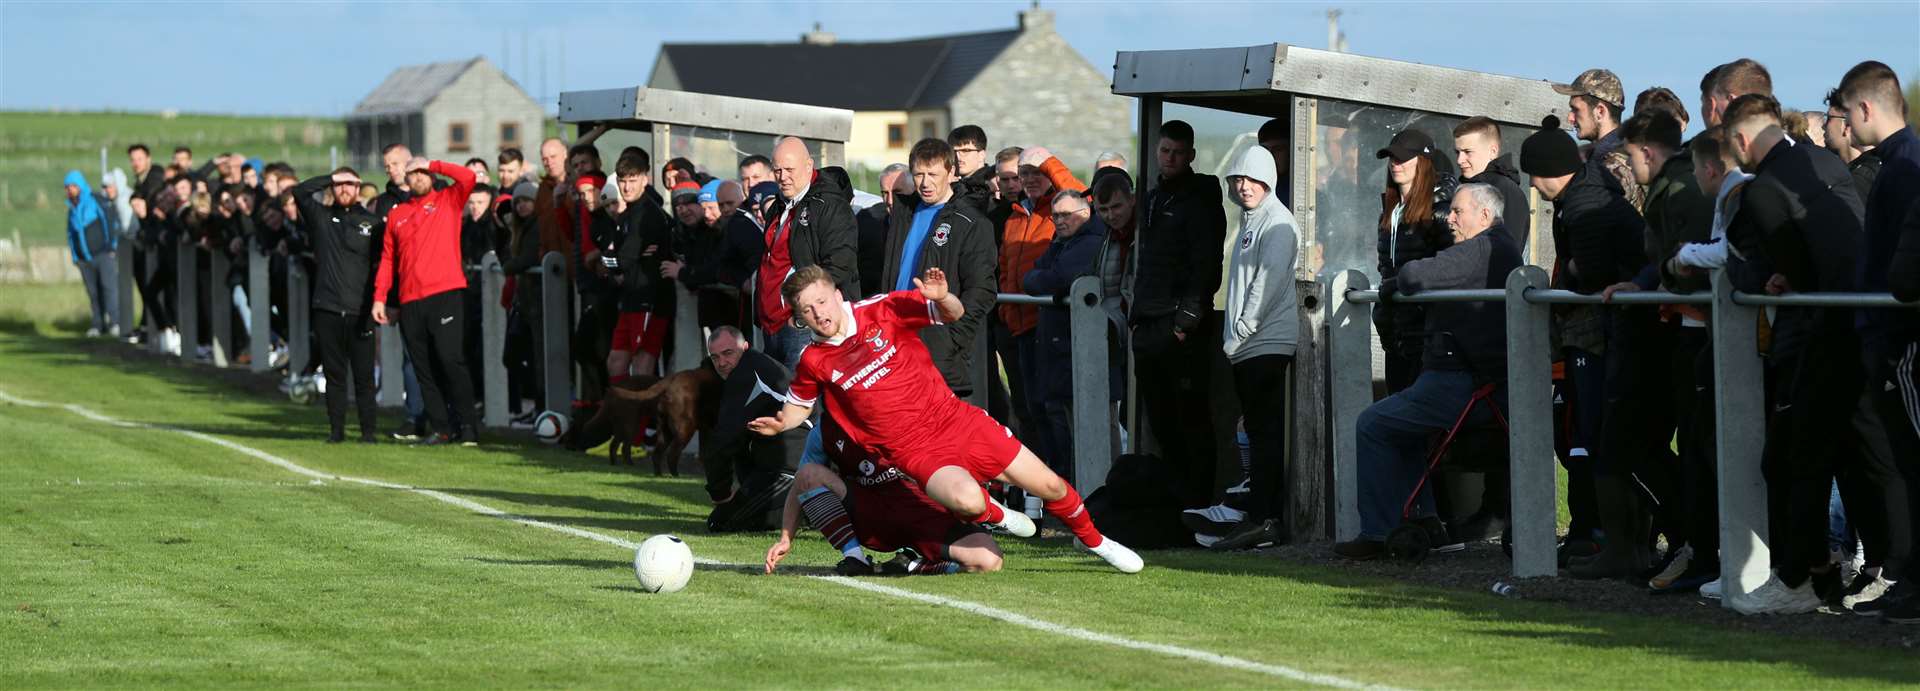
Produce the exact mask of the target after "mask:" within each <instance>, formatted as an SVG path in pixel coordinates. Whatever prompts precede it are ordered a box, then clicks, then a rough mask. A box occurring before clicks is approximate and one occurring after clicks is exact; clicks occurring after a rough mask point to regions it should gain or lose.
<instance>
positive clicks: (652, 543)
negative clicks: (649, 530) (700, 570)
mask: <svg viewBox="0 0 1920 691" xmlns="http://www.w3.org/2000/svg"><path fill="white" fill-rule="evenodd" d="M633 575H634V576H637V577H639V579H640V589H641V590H645V591H647V592H649V593H674V592H679V591H680V589H681V588H685V587H687V579H689V578H692V577H693V550H691V549H688V548H687V543H686V542H685V541H682V540H681V539H680V538H677V537H674V536H672V535H655V536H653V537H650V538H647V541H646V542H642V543H640V549H638V550H635V551H634V553H633Z"/></svg>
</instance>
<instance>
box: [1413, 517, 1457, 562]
mask: <svg viewBox="0 0 1920 691" xmlns="http://www.w3.org/2000/svg"><path fill="white" fill-rule="evenodd" d="M1414 524H1415V525H1418V526H1420V527H1421V528H1424V529H1426V531H1427V539H1429V540H1432V541H1433V542H1432V544H1433V547H1431V548H1428V550H1427V551H1429V552H1432V553H1434V554H1451V553H1453V552H1460V551H1465V550H1466V549H1467V543H1465V542H1461V541H1459V540H1455V539H1453V538H1452V537H1450V536H1449V535H1448V534H1447V524H1445V523H1442V522H1440V518H1439V517H1438V516H1428V517H1426V518H1421V519H1417V520H1415V521H1414Z"/></svg>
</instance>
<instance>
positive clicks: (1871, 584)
mask: <svg viewBox="0 0 1920 691" xmlns="http://www.w3.org/2000/svg"><path fill="white" fill-rule="evenodd" d="M1883 573H1884V572H1883ZM1859 578H1871V579H1873V580H1871V581H1868V582H1867V584H1866V585H1865V586H1863V587H1861V588H1860V592H1858V593H1854V594H1852V595H1848V596H1846V597H1844V598H1841V599H1840V604H1842V605H1845V606H1846V608H1847V609H1853V606H1854V605H1858V604H1861V603H1865V602H1873V601H1874V600H1878V599H1880V597H1881V596H1882V595H1886V594H1887V589H1889V588H1892V587H1893V581H1889V580H1887V579H1885V578H1881V577H1879V576H1874V575H1871V574H1861V575H1860V576H1859Z"/></svg>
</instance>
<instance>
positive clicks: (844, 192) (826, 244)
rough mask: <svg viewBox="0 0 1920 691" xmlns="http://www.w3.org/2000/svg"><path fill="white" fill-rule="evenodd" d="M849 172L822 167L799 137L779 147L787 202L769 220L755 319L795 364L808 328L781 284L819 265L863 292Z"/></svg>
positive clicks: (771, 346)
mask: <svg viewBox="0 0 1920 691" xmlns="http://www.w3.org/2000/svg"><path fill="white" fill-rule="evenodd" d="M846 179H847V178H846V172H845V171H843V170H840V169H838V168H828V169H826V170H816V169H815V167H814V161H813V154H811V153H809V152H808V151H807V144H806V142H804V141H802V140H801V139H800V138H799V137H783V138H781V139H780V143H779V144H776V145H774V147H773V181H774V182H775V183H777V184H778V185H779V186H780V198H781V199H782V200H783V201H784V202H785V203H784V204H783V205H782V207H781V208H780V210H779V212H778V213H776V214H774V215H773V217H772V219H771V220H770V221H769V222H768V223H767V227H766V230H765V235H764V237H765V240H766V247H767V252H766V255H765V256H764V257H762V258H761V260H760V274H759V280H758V281H757V282H756V285H755V286H754V288H755V296H754V321H755V323H756V324H757V325H758V326H759V327H760V329H761V330H762V331H764V332H765V333H766V335H767V352H768V354H769V355H772V356H773V357H774V358H775V359H778V360H780V361H781V363H783V364H785V365H787V367H789V368H791V367H793V366H794V365H796V364H798V363H799V361H800V350H801V349H802V348H804V347H805V346H806V344H807V330H806V329H803V328H800V327H798V326H796V325H794V324H793V319H792V318H793V310H792V308H791V307H790V306H788V305H787V304H786V301H785V300H784V299H783V298H782V297H781V293H780V284H781V283H782V282H783V281H785V280H786V279H787V275H788V274H791V273H793V272H794V270H796V269H799V268H801V267H806V266H819V267H820V268H822V269H825V270H826V272H827V275H828V276H830V277H831V278H832V279H833V282H834V286H835V287H836V288H839V289H840V292H841V294H842V295H864V293H862V292H860V275H859V273H858V266H857V257H858V256H859V252H858V250H857V247H858V243H859V240H858V238H859V234H858V233H857V232H856V231H855V229H854V221H853V207H852V205H851V204H852V199H853V196H852V192H851V191H850V190H849V189H848V186H847V184H846V182H845V180H846Z"/></svg>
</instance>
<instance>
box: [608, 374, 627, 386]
mask: <svg viewBox="0 0 1920 691" xmlns="http://www.w3.org/2000/svg"><path fill="white" fill-rule="evenodd" d="M626 380H627V375H624V374H610V375H607V385H608V386H615V385H618V384H619V383H620V382H624V381H626Z"/></svg>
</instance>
